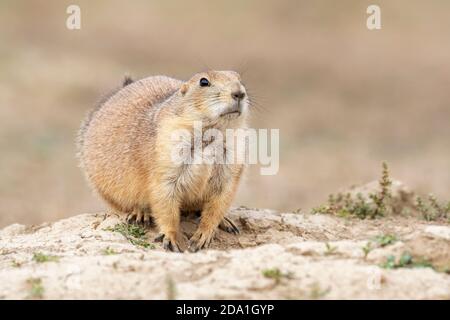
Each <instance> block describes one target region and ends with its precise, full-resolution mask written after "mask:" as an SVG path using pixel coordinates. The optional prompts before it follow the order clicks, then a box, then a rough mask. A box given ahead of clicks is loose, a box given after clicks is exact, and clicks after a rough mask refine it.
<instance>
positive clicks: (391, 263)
mask: <svg viewBox="0 0 450 320" xmlns="http://www.w3.org/2000/svg"><path fill="white" fill-rule="evenodd" d="M380 267H382V268H385V269H398V268H433V265H432V264H431V263H430V262H429V261H427V260H425V259H420V260H417V259H415V258H413V256H412V255H411V254H410V253H409V252H403V253H402V255H401V256H400V258H399V259H398V260H397V259H396V258H395V256H393V255H390V256H388V257H387V258H386V261H385V262H384V263H382V264H381V265H380Z"/></svg>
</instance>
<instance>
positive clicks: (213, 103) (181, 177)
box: [78, 71, 249, 251]
mask: <svg viewBox="0 0 450 320" xmlns="http://www.w3.org/2000/svg"><path fill="white" fill-rule="evenodd" d="M248 109H249V99H248V95H247V93H246V89H245V87H244V85H243V84H242V82H241V78H240V76H239V74H238V73H236V72H233V71H208V72H202V73H198V74H196V75H194V76H193V77H192V78H191V79H189V80H188V81H185V82H184V81H180V80H176V79H173V78H169V77H166V76H152V77H148V78H144V79H142V80H138V81H135V82H133V81H131V80H130V79H127V80H126V81H125V82H124V86H123V88H121V89H120V90H118V91H117V92H115V93H114V94H113V95H111V96H110V97H109V98H107V99H106V100H105V101H104V102H103V103H101V104H100V105H99V107H98V108H96V109H95V110H93V111H91V112H90V114H89V116H88V117H87V119H86V120H85V121H84V123H83V125H82V126H81V129H80V132H79V136H78V156H79V159H80V165H81V167H82V169H83V170H84V172H85V174H86V177H87V180H88V181H89V183H90V184H91V186H92V187H93V188H94V190H95V191H96V192H97V193H98V194H99V195H100V196H101V197H102V198H103V199H104V200H105V201H106V203H107V204H108V205H109V206H110V207H111V208H112V209H113V210H115V211H117V212H120V213H123V214H126V215H128V216H127V221H129V222H137V223H146V222H149V221H150V220H151V219H152V220H154V221H155V223H156V225H157V227H158V228H159V231H160V234H161V237H160V238H161V239H162V240H163V247H164V248H165V249H166V250H172V251H182V249H183V248H182V246H180V243H181V242H180V239H181V238H180V236H181V234H180V213H181V212H183V211H200V212H201V219H200V222H199V225H198V228H197V230H196V231H195V233H194V234H193V236H192V237H191V239H189V242H188V248H189V250H190V251H197V250H199V249H202V248H206V247H208V246H209V244H210V242H211V240H212V238H213V236H214V233H215V231H216V229H217V228H218V227H221V228H222V229H224V230H227V231H229V232H233V231H234V232H237V228H236V226H235V225H234V224H233V222H232V221H231V220H230V219H228V218H226V217H225V214H226V213H227V210H228V208H229V206H230V204H231V202H232V199H233V197H234V195H235V192H236V188H237V186H238V183H239V180H240V177H241V175H242V172H243V170H244V164H242V163H237V162H233V161H225V163H217V162H213V163H205V162H200V163H197V162H195V163H185V162H182V163H180V162H179V161H174V158H173V154H174V148H176V146H177V143H179V141H178V142H177V141H176V140H175V139H174V133H177V132H184V133H192V134H193V136H195V134H194V127H195V124H198V123H201V125H202V127H201V128H202V129H201V130H202V133H204V132H205V130H208V129H211V128H213V129H215V130H218V131H219V132H222V133H223V137H225V131H229V130H227V129H245V128H246V126H247V115H248ZM175 136H176V134H175ZM193 140H195V138H194V139H193ZM191 141H192V140H191V138H189V141H184V142H191ZM201 143H202V146H204V145H207V144H208V141H206V142H205V140H203V138H202V142H201ZM194 145H195V141H194ZM189 152H192V155H193V156H194V154H195V152H197V151H196V149H195V148H192V150H191V149H189ZM223 152H224V154H225V155H226V156H227V155H228V154H229V153H234V154H235V153H236V152H237V153H240V152H245V150H244V151H243V150H241V149H239V148H238V149H233V150H229V148H226V147H224V148H223Z"/></svg>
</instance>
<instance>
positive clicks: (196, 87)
mask: <svg viewBox="0 0 450 320" xmlns="http://www.w3.org/2000/svg"><path fill="white" fill-rule="evenodd" d="M180 94H181V95H182V96H183V97H184V98H185V99H187V101H188V103H189V104H190V105H191V106H192V107H193V108H195V109H196V110H198V111H199V112H200V113H201V114H202V115H203V116H204V117H205V118H207V119H208V120H210V121H213V122H219V121H223V122H228V121H234V120H237V119H243V118H244V119H245V118H246V116H247V113H248V107H249V99H248V96H247V91H246V90H245V87H244V85H243V84H242V82H241V77H240V75H239V74H238V73H237V72H234V71H208V72H201V73H198V74H196V75H194V76H193V77H192V78H191V79H189V80H188V81H186V82H185V83H183V84H182V85H181V88H180Z"/></svg>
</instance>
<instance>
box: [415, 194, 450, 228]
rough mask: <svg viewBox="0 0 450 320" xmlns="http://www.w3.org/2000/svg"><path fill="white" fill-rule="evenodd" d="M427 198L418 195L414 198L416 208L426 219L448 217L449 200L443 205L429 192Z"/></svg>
mask: <svg viewBox="0 0 450 320" xmlns="http://www.w3.org/2000/svg"><path fill="white" fill-rule="evenodd" d="M427 200H428V201H425V200H423V199H422V198H421V197H419V196H418V197H417V198H416V209H417V211H419V212H420V213H421V215H422V217H423V218H424V219H425V220H426V221H435V220H438V219H447V218H448V216H449V215H450V202H449V203H447V204H446V205H443V204H441V203H440V202H439V201H438V199H437V198H436V197H435V196H434V195H433V194H430V195H429V196H428V199H427Z"/></svg>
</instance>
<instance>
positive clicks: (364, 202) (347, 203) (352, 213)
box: [312, 162, 392, 219]
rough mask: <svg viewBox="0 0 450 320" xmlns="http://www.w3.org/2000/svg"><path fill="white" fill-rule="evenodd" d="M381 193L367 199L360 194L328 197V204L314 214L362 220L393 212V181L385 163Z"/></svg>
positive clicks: (380, 186) (316, 209)
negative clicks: (391, 203) (391, 201)
mask: <svg viewBox="0 0 450 320" xmlns="http://www.w3.org/2000/svg"><path fill="white" fill-rule="evenodd" d="M378 184H379V191H378V192H375V193H370V194H369V195H368V196H367V198H365V197H364V195H363V194H361V193H358V194H356V195H352V194H351V193H346V194H342V193H338V194H337V195H334V194H331V195H329V196H328V203H327V204H326V205H322V206H319V207H316V208H314V209H313V210H312V213H324V214H335V215H337V216H339V217H344V218H346V217H358V218H360V219H365V218H372V219H373V218H376V217H380V216H384V215H386V214H387V213H390V212H391V211H392V206H391V205H390V200H391V198H392V193H391V186H392V181H391V179H390V177H389V167H388V165H387V164H386V163H385V162H383V164H382V173H381V178H380V180H379V181H378Z"/></svg>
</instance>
